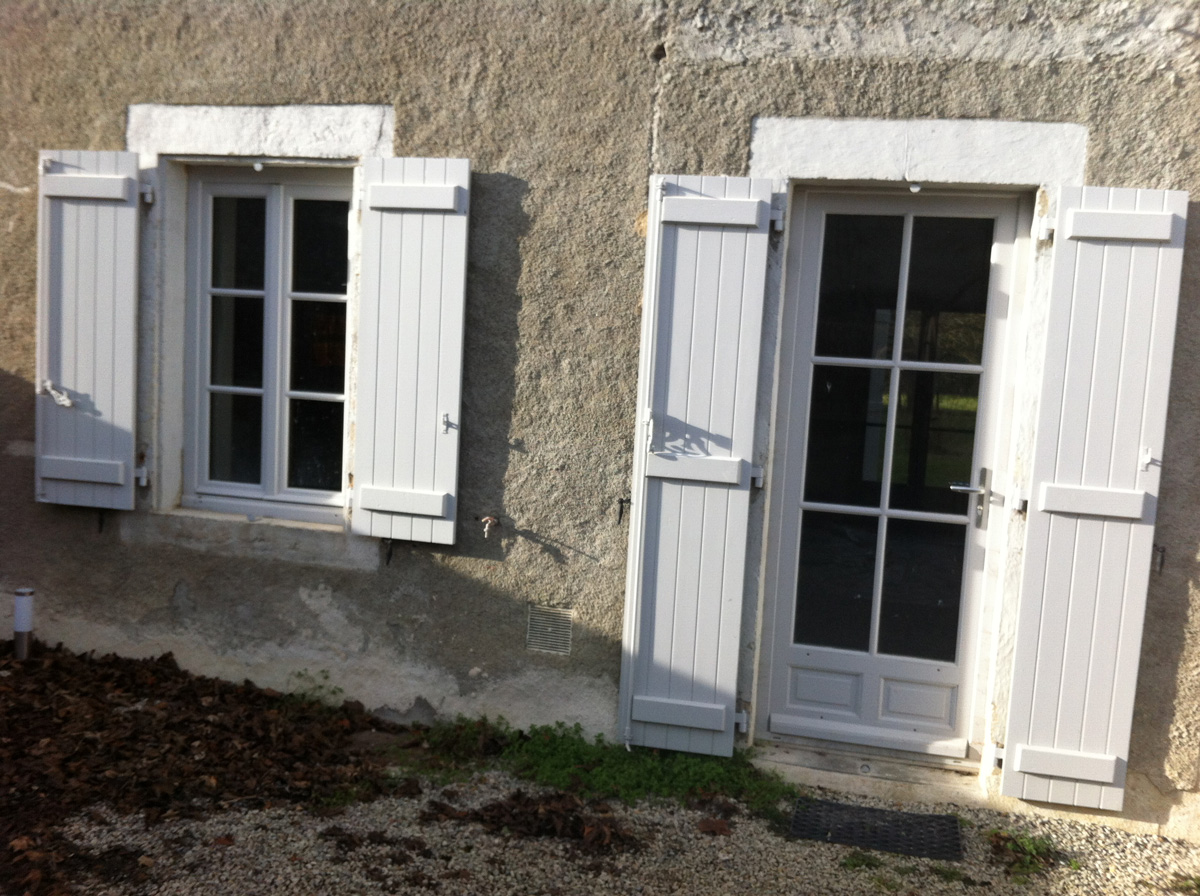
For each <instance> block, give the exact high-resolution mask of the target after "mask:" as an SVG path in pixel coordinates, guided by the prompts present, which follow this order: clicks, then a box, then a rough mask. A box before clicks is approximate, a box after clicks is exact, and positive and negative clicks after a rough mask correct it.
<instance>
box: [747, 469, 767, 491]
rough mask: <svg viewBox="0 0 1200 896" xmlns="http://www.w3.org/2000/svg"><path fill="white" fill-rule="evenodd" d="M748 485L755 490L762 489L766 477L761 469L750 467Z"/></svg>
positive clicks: (765, 482)
mask: <svg viewBox="0 0 1200 896" xmlns="http://www.w3.org/2000/svg"><path fill="white" fill-rule="evenodd" d="M750 484H751V485H753V486H754V487H755V488H762V487H763V486H764V485H766V484H767V476H766V473H764V472H763V468H762V467H756V466H754V465H751V466H750Z"/></svg>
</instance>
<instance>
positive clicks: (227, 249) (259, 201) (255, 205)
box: [212, 196, 267, 289]
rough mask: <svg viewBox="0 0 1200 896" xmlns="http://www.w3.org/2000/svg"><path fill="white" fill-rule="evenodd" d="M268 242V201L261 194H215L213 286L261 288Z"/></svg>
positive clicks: (219, 287)
mask: <svg viewBox="0 0 1200 896" xmlns="http://www.w3.org/2000/svg"><path fill="white" fill-rule="evenodd" d="M266 242H267V200H266V199H264V198H263V197H261V196H214V197H213V205H212V285H213V286H214V287H216V288H217V289H262V288H263V256H264V253H265V252H266Z"/></svg>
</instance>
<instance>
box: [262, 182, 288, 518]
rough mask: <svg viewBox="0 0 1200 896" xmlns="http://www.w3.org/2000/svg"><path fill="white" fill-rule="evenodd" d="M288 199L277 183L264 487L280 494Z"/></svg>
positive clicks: (266, 344) (270, 255) (270, 241)
mask: <svg viewBox="0 0 1200 896" xmlns="http://www.w3.org/2000/svg"><path fill="white" fill-rule="evenodd" d="M286 218H287V202H286V195H285V191H284V188H283V187H282V186H278V185H277V186H273V187H272V188H271V192H270V193H269V195H268V203H267V264H266V266H265V268H266V270H265V281H266V282H265V284H264V286H265V288H266V294H267V301H266V302H265V304H264V308H263V313H264V315H265V320H264V321H263V391H264V395H263V447H262V452H263V491H264V492H265V493H266V494H267V495H277V494H279V493H280V491H282V490H283V481H284V477H285V473H284V470H285V469H286V462H285V461H286V451H287V445H286V438H285V436H284V432H285V414H286V410H287V408H286V405H287V400H286V398H284V396H283V391H284V388H285V385H286V379H285V377H286V375H287V370H286V366H287V352H286V349H285V346H286V341H285V340H286V339H287V330H286V327H287V318H288V315H287V292H286V290H287V269H286V267H285V264H286V258H287V256H288V252H287V220H286Z"/></svg>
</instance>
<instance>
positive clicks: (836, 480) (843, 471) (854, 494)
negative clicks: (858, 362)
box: [804, 364, 890, 506]
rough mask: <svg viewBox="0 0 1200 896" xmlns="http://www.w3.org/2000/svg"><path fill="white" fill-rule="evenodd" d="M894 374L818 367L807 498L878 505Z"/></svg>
mask: <svg viewBox="0 0 1200 896" xmlns="http://www.w3.org/2000/svg"><path fill="white" fill-rule="evenodd" d="M889 376H890V374H889V372H888V371H886V370H867V369H864V368H860V367H833V366H827V365H820V364H818V365H816V366H815V367H813V381H812V407H811V411H810V414H809V423H808V461H807V465H806V467H805V474H804V498H805V500H807V501H821V502H824V503H828V504H860V505H866V506H872V505H874V506H878V505H879V498H880V494H881V485H880V483H881V482H882V480H883V444H884V434H885V432H886V429H887V402H888V385H889Z"/></svg>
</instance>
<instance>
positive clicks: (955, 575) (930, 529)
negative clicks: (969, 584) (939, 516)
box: [879, 519, 967, 662]
mask: <svg viewBox="0 0 1200 896" xmlns="http://www.w3.org/2000/svg"><path fill="white" fill-rule="evenodd" d="M887 527H888V529H887V547H886V549H885V551H884V564H883V601H882V603H881V605H880V619H879V652H880V653H891V654H896V655H898V656H912V657H919V658H922V659H927V660H943V661H945V662H954V660H955V654H956V646H957V644H958V610H959V598H960V595H961V594H962V566H963V551H964V549H965V547H966V532H967V527H966V526H959V525H955V524H953V523H925V522H917V521H915V520H897V519H891V520H888V523H887Z"/></svg>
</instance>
